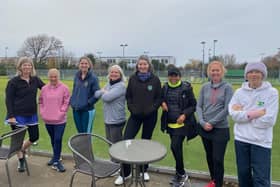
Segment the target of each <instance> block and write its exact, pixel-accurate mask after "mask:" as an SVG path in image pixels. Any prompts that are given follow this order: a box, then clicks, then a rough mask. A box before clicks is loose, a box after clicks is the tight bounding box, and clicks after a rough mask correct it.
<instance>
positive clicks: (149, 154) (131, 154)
mask: <svg viewBox="0 0 280 187" xmlns="http://www.w3.org/2000/svg"><path fill="white" fill-rule="evenodd" d="M166 152H167V151H166V148H165V146H163V145H162V144H160V143H158V142H156V141H153V140H145V139H132V140H123V141H120V142H117V143H115V144H113V145H112V146H111V147H110V149H109V154H110V156H111V157H112V158H113V159H115V160H116V161H119V162H121V163H126V164H148V163H151V162H155V161H159V160H161V159H163V158H164V157H165V155H166Z"/></svg>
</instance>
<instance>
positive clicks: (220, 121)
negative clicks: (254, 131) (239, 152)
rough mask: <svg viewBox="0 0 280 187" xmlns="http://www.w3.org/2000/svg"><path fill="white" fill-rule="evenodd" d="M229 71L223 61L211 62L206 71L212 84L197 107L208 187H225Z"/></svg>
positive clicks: (206, 86) (229, 95)
mask: <svg viewBox="0 0 280 187" xmlns="http://www.w3.org/2000/svg"><path fill="white" fill-rule="evenodd" d="M225 72H226V69H225V68H224V65H223V63H222V62H220V61H217V60H215V61H212V62H211V63H210V64H209V65H208V68H207V74H208V77H209V78H210V82H208V83H206V84H204V85H203V86H202V88H201V90H200V96H199V100H198V103H197V107H196V112H197V116H198V119H199V124H200V128H199V134H200V136H201V139H202V143H203V146H204V149H205V152H206V160H207V163H208V168H209V172H210V176H211V181H210V182H209V183H208V184H207V185H206V187H222V186H223V178H224V155H225V151H226V146H227V143H228V141H229V123H228V119H227V116H228V103H229V101H230V99H231V97H232V94H233V90H232V87H231V85H230V84H228V83H226V82H225V81H223V77H224V74H225Z"/></svg>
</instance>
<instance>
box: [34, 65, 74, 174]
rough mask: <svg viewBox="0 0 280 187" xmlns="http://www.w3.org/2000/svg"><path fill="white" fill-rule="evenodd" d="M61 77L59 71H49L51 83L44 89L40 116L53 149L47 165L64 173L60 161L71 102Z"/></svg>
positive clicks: (40, 102)
mask: <svg viewBox="0 0 280 187" xmlns="http://www.w3.org/2000/svg"><path fill="white" fill-rule="evenodd" d="M59 77H60V73H59V71H58V70H57V69H50V70H49V72H48V78H49V83H48V84H47V85H45V86H44V87H43V88H42V91H41V94H40V98H39V106H40V114H41V117H42V119H43V121H44V122H45V124H46V129H47V131H48V134H49V136H50V139H51V145H52V149H53V156H52V158H51V160H50V161H49V162H48V163H47V165H48V166H52V167H53V169H56V170H57V171H59V172H64V171H65V168H64V166H63V165H62V163H61V162H60V161H59V159H60V155H61V148H62V137H63V133H64V129H65V125H66V119H67V116H66V115H67V110H68V106H69V101H70V92H69V89H68V87H67V86H66V85H65V84H63V83H62V82H60V81H59V79H60V78H59Z"/></svg>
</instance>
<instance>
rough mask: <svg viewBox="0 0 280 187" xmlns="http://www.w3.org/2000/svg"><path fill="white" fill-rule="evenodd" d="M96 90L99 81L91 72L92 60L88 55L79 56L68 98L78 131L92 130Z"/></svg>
mask: <svg viewBox="0 0 280 187" xmlns="http://www.w3.org/2000/svg"><path fill="white" fill-rule="evenodd" d="M97 90H99V82H98V78H97V77H96V75H95V74H94V73H93V72H92V62H91V60H90V59H89V58H88V57H81V58H80V60H79V71H78V72H77V73H76V75H75V78H74V86H73V92H72V96H71V100H70V104H71V107H72V109H73V117H74V121H75V125H76V128H77V131H78V132H79V133H82V132H87V133H91V132H92V127H93V121H94V118H95V109H94V104H95V103H96V102H97V100H98V99H97V98H95V97H94V94H95V92H96V91H97Z"/></svg>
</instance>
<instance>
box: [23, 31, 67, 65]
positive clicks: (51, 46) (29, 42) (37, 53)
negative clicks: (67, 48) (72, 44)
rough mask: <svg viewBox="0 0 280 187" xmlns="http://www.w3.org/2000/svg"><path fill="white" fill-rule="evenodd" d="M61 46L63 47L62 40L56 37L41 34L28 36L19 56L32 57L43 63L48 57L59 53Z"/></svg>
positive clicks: (35, 60) (35, 61) (36, 61)
mask: <svg viewBox="0 0 280 187" xmlns="http://www.w3.org/2000/svg"><path fill="white" fill-rule="evenodd" d="M61 48H63V45H62V42H61V41H60V40H59V39H57V38H56V37H54V36H48V35H46V34H39V35H37V36H31V37H28V38H27V39H26V40H25V41H24V43H23V46H22V47H21V49H20V50H19V51H18V56H28V57H32V58H33V60H34V63H35V64H36V63H37V64H42V63H43V62H45V61H46V60H47V58H48V57H54V56H57V55H59V50H60V49H61Z"/></svg>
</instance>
